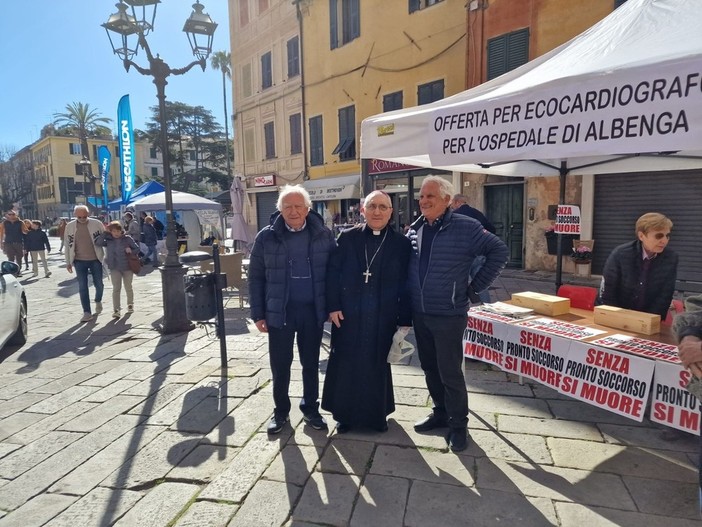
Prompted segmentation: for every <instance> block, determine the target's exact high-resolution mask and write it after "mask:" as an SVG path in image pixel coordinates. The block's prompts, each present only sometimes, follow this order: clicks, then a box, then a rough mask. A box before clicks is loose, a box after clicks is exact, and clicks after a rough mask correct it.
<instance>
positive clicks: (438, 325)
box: [412, 313, 468, 428]
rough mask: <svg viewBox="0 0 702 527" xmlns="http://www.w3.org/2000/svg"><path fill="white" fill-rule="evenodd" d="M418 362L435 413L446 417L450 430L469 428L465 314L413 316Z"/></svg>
mask: <svg viewBox="0 0 702 527" xmlns="http://www.w3.org/2000/svg"><path fill="white" fill-rule="evenodd" d="M412 318H413V323H414V336H415V338H416V339H417V353H418V355H419V362H420V363H421V365H422V370H424V378H425V380H426V383H427V388H428V389H429V395H431V398H432V401H433V402H434V413H435V414H436V415H437V416H444V415H445V416H447V417H448V419H449V426H450V427H451V428H465V427H466V426H468V391H467V389H466V381H465V377H464V376H463V331H464V330H465V329H466V323H467V321H468V320H467V315H458V316H435V315H425V314H422V313H413V315H412Z"/></svg>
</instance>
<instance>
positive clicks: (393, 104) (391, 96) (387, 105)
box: [383, 91, 402, 112]
mask: <svg viewBox="0 0 702 527" xmlns="http://www.w3.org/2000/svg"><path fill="white" fill-rule="evenodd" d="M401 108H402V92H401V91H396V92H395V93H388V94H387V95H383V111H384V112H389V111H392V110H400V109H401Z"/></svg>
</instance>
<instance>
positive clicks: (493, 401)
mask: <svg viewBox="0 0 702 527" xmlns="http://www.w3.org/2000/svg"><path fill="white" fill-rule="evenodd" d="M468 406H469V408H470V410H471V411H477V412H485V413H489V412H493V413H498V414H510V415H522V416H528V417H544V418H550V417H552V415H551V411H550V409H549V407H548V405H547V404H546V403H545V402H544V401H539V400H537V399H534V398H530V397H506V396H501V395H486V394H482V393H471V394H469V395H468ZM563 419H566V417H563Z"/></svg>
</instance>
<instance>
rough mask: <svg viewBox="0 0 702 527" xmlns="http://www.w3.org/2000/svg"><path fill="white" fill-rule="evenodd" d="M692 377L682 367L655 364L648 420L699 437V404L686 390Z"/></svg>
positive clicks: (663, 363) (660, 362)
mask: <svg viewBox="0 0 702 527" xmlns="http://www.w3.org/2000/svg"><path fill="white" fill-rule="evenodd" d="M690 375H692V374H691V373H690V372H689V371H687V370H686V369H685V368H683V366H682V364H672V363H670V362H663V361H657V362H656V374H655V375H654V377H653V386H652V388H651V412H650V415H649V417H650V419H651V421H653V422H654V423H660V424H663V425H666V426H670V427H672V428H677V429H678V430H683V431H684V432H690V433H691V434H695V435H700V401H699V399H697V397H695V396H694V395H692V394H691V393H690V392H688V391H687V389H686V388H685V386H686V385H687V381H688V380H689V379H690Z"/></svg>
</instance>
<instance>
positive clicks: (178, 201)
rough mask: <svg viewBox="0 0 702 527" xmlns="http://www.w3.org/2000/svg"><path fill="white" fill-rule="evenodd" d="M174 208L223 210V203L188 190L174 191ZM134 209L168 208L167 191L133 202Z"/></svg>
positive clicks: (152, 209)
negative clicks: (190, 192)
mask: <svg viewBox="0 0 702 527" xmlns="http://www.w3.org/2000/svg"><path fill="white" fill-rule="evenodd" d="M171 194H172V196H173V208H174V209H175V210H217V211H221V210H222V205H220V204H219V203H217V202H216V201H212V200H209V199H207V198H203V197H201V196H196V195H195V194H189V193H187V192H177V191H173V192H172V193H171ZM132 206H133V207H134V210H135V211H137V212H142V211H144V212H148V211H155V210H165V209H166V193H165V192H157V193H156V194H152V195H150V196H146V197H144V198H142V199H140V200H137V201H135V202H134V203H132Z"/></svg>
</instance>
